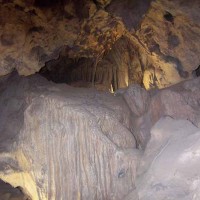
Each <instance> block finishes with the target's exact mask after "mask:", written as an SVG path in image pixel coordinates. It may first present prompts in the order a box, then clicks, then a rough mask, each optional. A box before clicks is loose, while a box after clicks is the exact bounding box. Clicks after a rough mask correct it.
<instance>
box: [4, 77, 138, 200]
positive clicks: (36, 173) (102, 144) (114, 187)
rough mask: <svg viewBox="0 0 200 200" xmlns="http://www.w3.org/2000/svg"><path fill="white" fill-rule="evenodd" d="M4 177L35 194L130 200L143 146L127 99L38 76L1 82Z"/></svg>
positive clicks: (44, 197) (32, 196)
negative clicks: (134, 131)
mask: <svg viewBox="0 0 200 200" xmlns="http://www.w3.org/2000/svg"><path fill="white" fill-rule="evenodd" d="M0 86H1V87H0V91H1V93H0V107H1V113H0V141H1V142H0V166H1V169H0V178H1V179H2V180H4V181H6V182H8V183H10V184H11V185H12V186H14V187H17V186H20V187H21V188H23V190H24V192H25V193H26V194H28V195H29V196H30V197H31V198H32V199H33V200H37V199H42V200H45V199H102V200H103V199H113V200H116V199H119V200H121V199H124V198H125V197H126V196H127V195H128V194H129V193H130V192H131V191H133V190H134V189H135V173H136V166H137V162H138V158H139V155H140V154H139V151H138V150H136V149H135V147H136V143H135V139H134V137H133V135H132V133H131V132H130V131H129V127H130V115H131V113H130V111H129V109H128V107H127V106H126V104H125V102H124V101H123V99H122V97H120V96H119V97H114V96H112V95H111V94H109V93H101V92H97V91H96V90H93V89H90V90H87V89H74V88H72V87H69V86H67V85H60V86H58V85H55V84H53V83H50V82H47V81H46V80H45V79H43V78H41V77H38V76H33V77H28V78H20V77H18V76H16V75H12V76H11V77H8V78H6V77H5V78H4V79H2V80H1V85H0Z"/></svg>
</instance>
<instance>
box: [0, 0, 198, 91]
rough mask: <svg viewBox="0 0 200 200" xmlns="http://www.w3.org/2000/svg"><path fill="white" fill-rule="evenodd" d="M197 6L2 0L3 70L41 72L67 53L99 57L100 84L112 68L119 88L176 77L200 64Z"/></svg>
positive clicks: (156, 85) (0, 56) (157, 84)
mask: <svg viewBox="0 0 200 200" xmlns="http://www.w3.org/2000/svg"><path fill="white" fill-rule="evenodd" d="M48 2H51V3H48ZM198 8H199V1H198V0H192V1H191V2H190V3H187V2H186V1H181V0H177V1H168V0H167V1H165V0H162V1H160V0H155V1H151V0H144V1H127V0H125V1H118V0H117V1H109V0H108V1H107V0H98V1H91V0H85V1H78V0H76V1H67V0H64V1H45V2H43V3H41V1H35V3H34V1H23V0H19V1H0V60H1V63H0V75H5V74H8V73H10V72H11V71H12V70H13V69H16V70H17V71H18V72H19V74H22V75H30V74H34V73H35V72H38V71H39V70H40V69H41V68H42V67H44V66H45V63H48V62H49V61H51V60H54V59H58V57H59V55H60V54H62V55H64V56H65V57H67V58H71V59H74V60H78V59H80V58H90V59H92V60H93V61H92V62H93V63H95V62H96V61H99V62H98V70H97V71H96V77H97V79H98V80H97V84H99V83H98V81H99V77H102V74H107V75H108V73H109V76H110V72H111V71H113V72H114V73H117V74H120V76H119V77H118V81H116V82H117V84H115V85H117V86H115V89H118V88H122V87H124V86H127V84H128V85H129V84H131V83H139V84H144V86H145V88H146V89H151V88H164V87H167V86H170V85H173V84H175V83H178V82H181V81H183V80H185V79H188V78H191V77H192V72H193V71H194V70H195V69H196V68H197V67H198V66H199V64H200V60H199V56H198V55H199V53H200V48H199V46H200V45H199V41H200V39H199V38H200V30H199V20H198V19H199V17H200V16H199V9H198ZM124 38H125V40H124ZM121 43H124V44H122V45H121ZM126 43H128V45H127V44H126ZM124 47H126V48H125V49H124ZM74 68H75V67H74ZM93 68H95V64H93V66H92V69H93ZM115 71H116V72H115ZM121 72H122V73H121ZM92 73H94V72H92ZM111 74H112V73H111ZM66 76H68V74H66ZM111 77H112V76H111ZM124 77H125V78H124ZM110 79H112V78H110V77H109V84H107V83H105V82H106V81H105V80H103V82H104V83H105V84H106V87H110ZM111 82H112V80H111ZM107 85H108V86H107Z"/></svg>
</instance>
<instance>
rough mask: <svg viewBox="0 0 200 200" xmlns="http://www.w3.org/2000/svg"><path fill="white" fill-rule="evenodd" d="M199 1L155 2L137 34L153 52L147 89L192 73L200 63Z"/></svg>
mask: <svg viewBox="0 0 200 200" xmlns="http://www.w3.org/2000/svg"><path fill="white" fill-rule="evenodd" d="M199 6H200V2H199V1H198V0H192V1H189V2H188V1H186V0H183V1H181V0H178V1H170V0H167V1H165V0H161V1H160V0H156V1H154V2H152V4H151V7H150V9H149V10H148V12H147V13H146V15H145V17H144V19H143V21H142V23H141V28H140V29H138V30H137V36H138V37H139V40H140V42H141V43H143V45H144V46H145V47H146V49H148V51H149V52H151V55H149V60H150V62H151V65H152V66H151V67H150V66H149V67H148V68H147V69H146V71H145V74H144V84H145V87H146V88H151V87H159V88H163V87H166V86H169V85H171V84H175V83H178V82H180V81H181V80H184V79H187V78H189V77H191V76H192V71H193V70H195V69H196V68H197V67H198V66H199V63H200V59H199V56H198V55H199V53H200V47H199V46H200V45H199V41H200V28H199V20H198V19H199V18H200V13H199V11H198V10H199V9H198V8H199Z"/></svg>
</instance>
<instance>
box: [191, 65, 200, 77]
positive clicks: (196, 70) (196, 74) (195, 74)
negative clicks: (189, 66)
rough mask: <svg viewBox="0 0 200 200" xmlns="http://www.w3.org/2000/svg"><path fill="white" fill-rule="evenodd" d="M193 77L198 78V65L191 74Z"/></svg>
mask: <svg viewBox="0 0 200 200" xmlns="http://www.w3.org/2000/svg"><path fill="white" fill-rule="evenodd" d="M192 74H193V76H194V77H199V76H200V65H199V66H198V67H197V68H196V69H195V70H194V71H193V72H192Z"/></svg>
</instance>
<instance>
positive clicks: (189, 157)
mask: <svg viewBox="0 0 200 200" xmlns="http://www.w3.org/2000/svg"><path fill="white" fill-rule="evenodd" d="M199 141H200V129H198V128H197V127H195V126H194V125H193V124H192V123H191V122H189V121H187V120H174V119H172V118H170V117H166V118H162V119H160V120H159V122H157V123H156V125H155V126H154V127H153V128H152V130H151V139H150V141H149V143H148V145H147V147H146V149H145V153H144V156H143V158H142V159H141V162H140V166H139V167H138V176H137V181H136V185H137V190H138V194H139V199H140V200H152V199H157V200H164V199H172V200H179V199H180V200H188V199H195V200H197V199H199V198H200V196H199V194H200V193H199V191H200V182H199V167H200V155H199V146H200V142H199Z"/></svg>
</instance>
